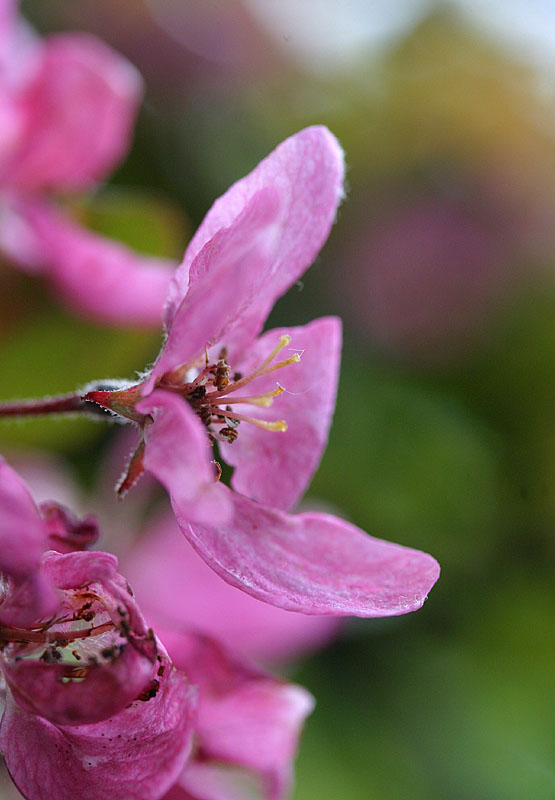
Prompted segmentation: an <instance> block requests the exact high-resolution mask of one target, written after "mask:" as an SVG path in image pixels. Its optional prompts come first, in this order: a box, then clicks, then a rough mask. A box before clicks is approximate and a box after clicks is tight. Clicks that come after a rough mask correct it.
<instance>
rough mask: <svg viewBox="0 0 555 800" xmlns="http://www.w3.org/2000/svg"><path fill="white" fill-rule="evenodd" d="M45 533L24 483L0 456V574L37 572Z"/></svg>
mask: <svg viewBox="0 0 555 800" xmlns="http://www.w3.org/2000/svg"><path fill="white" fill-rule="evenodd" d="M46 537H47V534H46V530H45V527H44V524H43V522H42V520H41V518H40V515H39V512H38V509H37V507H36V505H35V503H34V501H33V498H32V497H31V495H30V493H29V490H28V488H27V486H26V484H25V482H24V481H23V480H22V479H21V478H20V477H19V475H18V474H17V473H16V472H15V470H13V469H12V468H11V467H10V466H9V464H7V463H6V462H5V461H4V459H3V458H1V457H0V572H5V573H9V574H11V575H25V576H26V575H30V574H31V573H33V572H34V571H35V570H38V568H39V565H40V560H41V557H42V554H43V552H44V549H45V547H46V545H47V538H46Z"/></svg>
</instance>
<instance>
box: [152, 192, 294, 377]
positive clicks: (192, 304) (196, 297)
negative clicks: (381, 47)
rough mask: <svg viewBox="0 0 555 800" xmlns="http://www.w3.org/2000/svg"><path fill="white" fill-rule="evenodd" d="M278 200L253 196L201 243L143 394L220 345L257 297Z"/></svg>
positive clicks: (269, 256)
mask: <svg viewBox="0 0 555 800" xmlns="http://www.w3.org/2000/svg"><path fill="white" fill-rule="evenodd" d="M279 214H280V206H279V197H278V194H277V193H276V192H275V191H274V190H272V189H261V190H260V191H259V192H257V193H256V194H254V195H253V196H252V197H251V199H250V200H249V203H248V204H247V205H246V206H245V208H244V209H243V211H242V213H241V214H240V215H239V216H238V217H237V219H236V220H234V221H233V224H232V225H230V226H229V227H228V228H226V229H224V230H221V231H218V233H217V234H216V235H215V236H214V237H213V238H212V239H211V240H210V241H209V242H207V243H206V244H205V246H204V247H203V248H202V250H201V251H200V252H199V253H198V255H197V257H196V258H195V261H194V263H193V266H192V270H193V271H194V273H195V276H196V280H195V283H194V285H193V286H192V287H191V289H190V291H189V292H187V294H186V296H185V298H184V299H183V301H182V302H181V304H180V305H179V307H178V308H177V309H176V312H175V315H174V317H173V319H172V326H171V328H170V330H169V332H168V338H167V340H166V342H165V344H164V347H163V348H162V351H161V353H160V355H159V357H158V360H157V362H156V364H155V365H154V368H153V370H152V374H151V377H150V380H149V381H148V382H147V384H146V385H145V390H144V391H145V392H148V391H150V390H151V389H152V387H153V386H154V382H155V379H156V378H158V377H161V376H162V375H163V374H164V373H165V372H168V371H169V370H171V369H173V368H175V367H178V366H180V365H181V364H187V363H190V362H195V361H197V360H198V359H199V357H200V356H202V354H204V351H205V348H206V347H210V346H211V345H213V344H215V343H216V342H219V341H220V340H221V339H222V337H224V336H226V335H229V331H230V329H231V328H232V326H233V325H234V324H237V321H238V320H239V319H241V315H242V314H243V312H244V310H245V309H246V308H248V306H249V305H250V304H251V303H252V302H253V299H254V298H256V297H257V295H259V294H260V292H261V289H262V286H263V285H264V283H265V281H266V279H267V277H268V273H269V270H270V269H271V267H272V264H273V262H274V259H275V249H276V245H277V233H278V228H277V220H278V217H279Z"/></svg>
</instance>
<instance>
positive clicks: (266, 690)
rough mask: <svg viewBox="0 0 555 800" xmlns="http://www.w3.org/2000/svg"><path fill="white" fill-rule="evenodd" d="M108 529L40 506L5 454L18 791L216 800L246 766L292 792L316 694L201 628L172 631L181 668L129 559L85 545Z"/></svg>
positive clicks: (1, 583) (2, 556)
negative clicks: (146, 610)
mask: <svg viewBox="0 0 555 800" xmlns="http://www.w3.org/2000/svg"><path fill="white" fill-rule="evenodd" d="M97 534H98V531H97V528H96V524H95V521H94V519H93V518H91V517H88V518H86V519H84V520H82V521H80V520H77V519H76V518H74V517H73V516H72V515H71V514H70V513H69V512H68V511H67V510H65V509H64V508H63V507H61V506H59V505H57V504H56V503H54V502H48V503H41V504H40V505H39V506H38V507H37V506H36V505H35V503H34V502H33V500H32V498H31V495H30V493H29V491H28V488H27V486H26V484H25V483H24V481H23V480H22V479H21V478H20V477H19V476H18V475H17V473H16V472H15V471H14V470H13V469H11V467H9V466H8V465H7V464H6V462H4V461H0V545H1V547H0V672H1V675H2V677H3V681H4V682H5V685H4V689H3V691H2V693H3V694H4V695H5V709H4V713H3V717H2V721H1V723H0V750H1V751H2V753H3V755H4V758H5V761H6V765H7V767H8V770H9V773H10V775H11V776H12V778H13V780H14V782H15V784H16V785H17V787H18V788H19V789H20V791H21V792H22V793H23V794H24V795H25V797H28V798H30V800H46V799H47V798H51V797H58V798H61V800H72V798H74V797H76V796H80V797H84V798H88V800H95V799H96V798H98V797H112V798H114V799H115V800H118V799H119V800H129V799H130V798H140V800H157V798H161V797H166V793H167V797H168V798H170V797H171V798H177V797H188V798H190V799H192V800H194V799H195V798H197V799H198V800H217V798H218V797H222V796H229V792H228V789H227V787H228V786H229V787H231V786H232V785H234V782H235V781H236V780H237V777H238V776H240V777H241V778H242V779H246V780H252V781H254V782H255V784H256V785H257V786H258V787H259V788H260V792H261V797H263V798H267V800H280V799H281V798H282V797H284V795H285V793H286V792H287V790H288V788H289V786H290V781H291V763H292V759H293V757H294V754H295V750H296V746H297V740H298V735H299V732H300V729H301V727H302V723H303V721H304V718H305V717H306V715H307V714H308V713H309V712H310V711H311V709H312V705H313V703H312V698H311V697H310V695H309V694H308V693H307V692H305V690H303V689H302V688H301V687H296V686H293V685H291V684H286V683H285V682H283V681H280V680H278V679H275V678H273V677H271V676H270V675H268V674H266V673H264V672H262V671H260V670H258V669H257V668H254V667H251V666H249V665H247V664H245V663H243V662H242V661H241V660H239V659H238V658H237V657H235V656H233V655H231V654H230V653H228V652H227V651H226V650H225V648H223V647H222V646H220V645H218V644H216V643H215V642H213V641H211V640H210V639H208V638H206V637H204V636H202V635H200V634H198V633H196V632H195V631H187V630H184V629H182V630H180V631H174V632H173V633H172V640H171V647H172V650H173V652H174V653H175V662H176V663H177V664H178V666H179V667H180V669H176V667H175V666H174V665H173V664H172V662H171V661H170V658H169V656H168V653H167V651H166V650H165V648H164V646H163V644H162V643H161V642H160V640H159V639H158V638H157V637H156V635H155V634H154V633H153V631H152V629H151V628H149V627H148V626H147V625H146V623H145V620H144V618H143V616H142V614H141V612H140V610H139V608H138V606H137V604H136V602H135V600H134V598H133V594H132V592H131V590H130V588H129V585H128V584H127V582H126V580H125V579H124V578H123V577H122V576H121V575H120V574H119V573H118V571H117V567H118V565H117V559H116V558H115V557H114V556H113V555H111V554H109V553H104V552H99V551H95V552H92V551H90V552H86V551H83V550H82V549H81V548H82V547H84V546H87V545H88V544H90V543H92V542H93V541H94V540H95V538H96V536H97ZM182 670H185V672H184V671H182ZM193 684H194V685H193ZM253 743H256V746H253ZM226 768H227V770H228V772H229V774H227V773H226V771H225V770H226ZM237 796H240V795H237Z"/></svg>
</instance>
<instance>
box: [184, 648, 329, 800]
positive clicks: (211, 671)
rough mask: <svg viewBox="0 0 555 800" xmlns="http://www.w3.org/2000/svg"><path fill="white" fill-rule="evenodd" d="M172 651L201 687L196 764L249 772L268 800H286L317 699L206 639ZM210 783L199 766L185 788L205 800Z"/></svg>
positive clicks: (190, 773)
mask: <svg viewBox="0 0 555 800" xmlns="http://www.w3.org/2000/svg"><path fill="white" fill-rule="evenodd" d="M172 651H173V654H174V656H175V659H176V664H177V665H178V666H179V667H180V668H182V669H184V670H185V671H187V674H188V675H189V677H190V679H191V680H192V681H193V683H195V684H196V685H197V686H198V687H199V710H198V721H197V726H196V735H197V738H198V756H197V759H196V760H197V761H198V762H200V765H201V766H202V765H203V764H206V762H208V766H209V763H210V762H211V761H212V762H216V764H217V763H218V762H223V763H224V764H229V765H234V766H238V767H243V768H245V769H247V770H248V771H249V772H252V773H254V775H255V776H258V777H259V778H260V779H261V783H262V786H263V796H264V797H265V798H268V800H279V798H282V797H283V796H284V793H285V792H286V791H287V789H288V788H289V786H290V783H291V778H292V762H293V759H294V757H295V754H296V750H297V744H298V738H299V734H300V731H301V729H302V726H303V723H304V720H305V718H306V716H307V715H308V714H309V713H310V712H311V711H312V709H313V707H314V701H313V699H312V697H311V695H310V694H309V693H308V692H307V691H306V690H305V689H302V688H301V687H300V686H295V685H293V684H288V683H286V682H285V681H281V680H278V679H276V678H273V677H272V676H270V675H268V674H266V673H264V672H262V671H260V670H257V669H255V668H254V667H251V666H250V665H248V664H245V663H244V662H241V661H240V660H238V659H237V658H236V657H235V656H232V655H231V654H230V653H229V652H227V651H226V650H225V649H224V648H222V647H221V646H220V645H218V644H217V643H216V642H214V641H212V640H210V639H208V638H206V637H203V636H197V635H194V634H189V635H185V634H183V635H182V636H181V638H178V637H175V638H174V641H173V647H172ZM172 657H173V656H172ZM206 777H209V776H204V775H203V771H202V770H200V771H199V770H197V769H196V768H195V762H193V764H192V765H191V767H188V768H186V770H185V773H184V774H183V776H182V777H181V779H180V781H179V783H180V785H181V786H183V787H184V788H185V789H187V790H188V791H190V793H191V794H192V795H193V796H195V797H196V796H199V797H205V794H204V793H203V792H202V788H203V778H206ZM222 777H223V776H222ZM207 796H208V797H210V794H208V795H207Z"/></svg>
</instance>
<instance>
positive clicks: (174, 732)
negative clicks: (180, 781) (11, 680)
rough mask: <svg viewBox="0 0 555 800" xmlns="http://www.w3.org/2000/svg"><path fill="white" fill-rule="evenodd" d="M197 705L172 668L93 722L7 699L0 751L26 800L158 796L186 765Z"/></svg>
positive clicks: (183, 679) (143, 799)
mask: <svg viewBox="0 0 555 800" xmlns="http://www.w3.org/2000/svg"><path fill="white" fill-rule="evenodd" d="M195 706H196V690H195V689H194V687H192V686H191V685H190V684H189V682H188V681H187V679H186V677H185V675H183V674H182V673H180V672H178V671H176V670H175V669H173V668H171V667H169V666H168V667H167V669H166V671H165V674H164V676H163V677H162V678H161V683H160V690H159V691H158V693H157V694H156V696H155V697H153V698H151V699H149V700H148V701H147V702H143V701H141V700H136V701H135V702H133V703H132V704H131V705H130V706H129V707H128V708H126V709H124V710H123V711H121V712H120V713H119V714H117V715H116V716H115V717H113V718H111V719H109V720H106V721H105V722H100V723H96V724H92V725H80V726H66V727H57V726H55V725H53V724H52V723H50V722H47V721H46V720H44V719H42V718H41V717H38V716H35V715H33V714H28V713H27V712H25V711H23V710H22V709H20V708H19V707H18V706H17V704H16V703H15V702H14V700H13V698H11V697H8V702H7V706H6V711H5V713H4V717H3V719H2V723H1V725H0V748H1V749H2V751H3V753H4V757H5V760H6V764H7V767H8V770H9V772H10V774H11V776H12V778H13V780H14V782H15V784H16V786H17V787H18V789H19V790H20V792H21V793H22V794H23V795H25V797H27V798H29V800H52V798H56V799H57V800H75V798H76V797H79V798H82V800H97V798H100V797H102V798H111V800H157V798H159V797H161V795H163V794H164V792H165V791H166V790H167V789H169V788H170V786H172V784H174V783H175V780H176V778H177V777H178V775H179V774H180V773H181V771H182V770H183V767H184V764H185V761H186V759H187V757H188V755H189V752H190V749H191V737H192V733H193V721H194V711H195Z"/></svg>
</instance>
